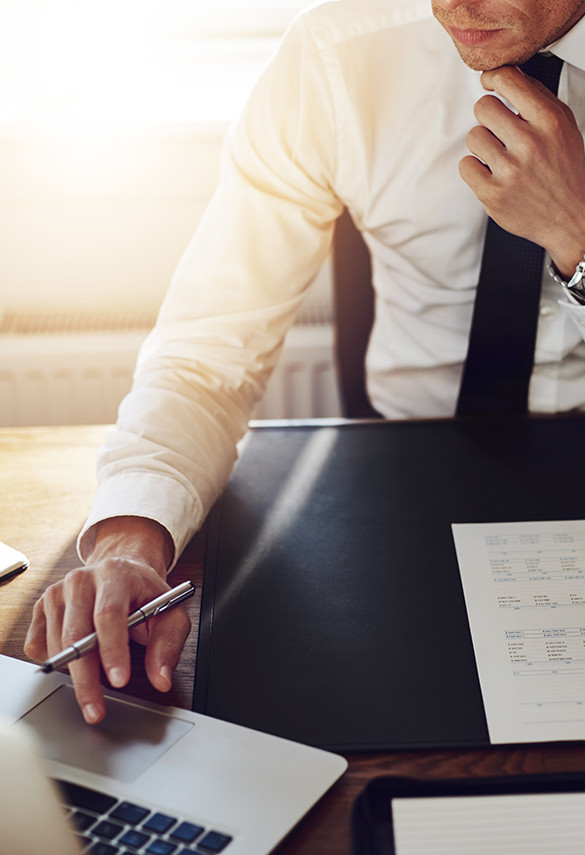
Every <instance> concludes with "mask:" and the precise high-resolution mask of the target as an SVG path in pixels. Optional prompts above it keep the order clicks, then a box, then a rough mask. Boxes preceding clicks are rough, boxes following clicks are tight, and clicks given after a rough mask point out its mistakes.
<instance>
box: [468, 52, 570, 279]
mask: <svg viewBox="0 0 585 855" xmlns="http://www.w3.org/2000/svg"><path fill="white" fill-rule="evenodd" d="M481 80H482V85H483V87H484V89H487V90H489V91H494V92H497V93H498V95H500V96H502V98H505V99H506V101H508V102H509V103H510V104H511V105H512V106H513V107H514V109H515V110H517V111H518V115H516V114H515V113H514V112H512V110H510V109H509V108H508V107H507V106H506V105H505V104H503V103H502V101H501V100H500V99H499V98H497V97H495V96H494V95H485V96H484V97H483V98H480V100H479V101H478V102H477V104H476V105H475V117H476V119H477V121H478V122H479V125H478V126H477V127H475V128H473V129H472V130H471V131H470V132H469V134H468V136H467V146H468V148H469V150H470V151H471V153H472V155H474V156H473V157H472V156H468V157H464V158H463V160H462V161H461V162H460V164H459V172H460V175H461V177H462V178H463V180H464V181H465V182H466V183H467V184H468V185H469V186H470V187H471V189H472V190H473V192H474V193H475V195H476V196H477V197H478V199H479V200H480V202H481V203H482V204H483V206H484V207H485V209H486V211H487V213H488V214H489V216H490V217H491V218H492V219H493V220H495V221H496V222H497V223H498V225H500V226H501V227H502V228H503V229H506V230H507V231H509V232H511V233H512V234H516V235H519V236H520V237H524V238H528V240H531V241H533V242H534V243H537V244H539V245H540V246H542V247H544V248H545V249H546V250H547V251H548V253H549V254H550V256H551V257H552V259H553V261H554V262H555V265H556V267H557V268H558V270H559V271H560V273H561V274H562V275H563V276H565V277H566V278H570V277H571V276H572V275H573V273H574V272H575V267H576V266H577V264H578V263H579V261H580V260H581V258H582V256H583V252H585V148H584V145H583V137H582V136H581V133H580V131H579V128H578V127H577V123H576V122H575V118H574V116H573V113H572V112H571V110H570V109H569V108H568V107H567V106H566V105H565V104H563V103H562V101H559V99H558V98H556V97H555V96H554V95H553V94H552V93H551V92H550V91H549V90H548V89H547V88H546V87H545V86H544V85H543V84H541V83H539V82H538V81H537V80H534V79H533V78H531V77H528V76H527V75H525V74H524V73H523V72H522V71H521V70H520V69H518V68H515V67H513V66H504V67H502V68H496V69H494V70H493V71H486V72H484V73H483V74H482V77H481Z"/></svg>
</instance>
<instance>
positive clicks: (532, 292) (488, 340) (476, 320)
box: [456, 54, 563, 416]
mask: <svg viewBox="0 0 585 855" xmlns="http://www.w3.org/2000/svg"><path fill="white" fill-rule="evenodd" d="M562 65H563V61H562V60H561V59H558V57H556V56H553V55H552V54H548V55H544V54H536V55H535V56H533V57H532V59H530V60H528V62H526V63H524V65H523V66H522V69H523V71H525V72H526V74H529V75H530V76H531V77H535V78H537V79H538V80H540V81H541V82H542V83H544V84H545V86H548V88H549V89H550V90H551V92H553V93H554V94H555V95H556V93H557V90H558V85H559V77H560V74H561V68H562ZM543 262H544V250H543V249H542V247H540V246H537V245H536V244H534V243H532V242H531V241H529V240H526V239H525V238H520V237H516V235H511V234H510V233H509V232H506V231H504V229H502V228H500V226H498V225H497V224H496V223H495V222H494V221H493V220H492V219H489V220H488V225H487V231H486V237H485V244H484V250H483V258H482V262H481V273H480V278H479V284H478V286H477V293H476V297H475V306H474V310H473V319H472V322H471V333H470V336H469V348H468V351H467V359H466V361H465V366H464V369H463V378H462V380H461V388H460V390H459V400H458V402H457V411H456V414H457V415H459V416H465V415H481V414H483V413H525V412H526V411H527V409H528V385H529V383H530V375H531V373H532V366H533V363H534V345H535V342H536V327H537V322H538V312H539V305H540V290H541V284H542V273H543Z"/></svg>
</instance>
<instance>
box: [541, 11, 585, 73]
mask: <svg viewBox="0 0 585 855" xmlns="http://www.w3.org/2000/svg"><path fill="white" fill-rule="evenodd" d="M547 50H549V51H550V52H551V53H554V55H555V56H558V57H559V59H562V60H564V61H565V62H567V63H568V64H569V65H574V66H576V67H577V68H580V69H581V70H582V71H585V16H583V18H581V19H580V20H579V21H577V23H576V24H575V26H574V27H572V28H571V29H570V30H569V32H568V33H565V35H564V36H561V38H560V39H558V40H557V41H556V42H553V43H552V44H550V45H549V46H548V48H547Z"/></svg>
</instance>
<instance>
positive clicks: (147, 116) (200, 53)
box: [0, 0, 277, 131]
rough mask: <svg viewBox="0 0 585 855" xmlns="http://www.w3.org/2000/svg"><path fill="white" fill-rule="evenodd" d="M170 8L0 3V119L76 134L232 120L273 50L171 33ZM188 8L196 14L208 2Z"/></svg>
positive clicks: (140, 3)
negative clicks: (171, 123)
mask: <svg viewBox="0 0 585 855" xmlns="http://www.w3.org/2000/svg"><path fill="white" fill-rule="evenodd" d="M169 2H170V0H166V2H165V0H0V123H5V124H6V123H16V124H23V125H27V126H30V125H33V126H36V127H41V128H43V129H45V130H49V131H50V130H59V129H66V128H68V129H71V128H76V129H77V130H78V131H80V130H81V131H83V128H93V129H94V130H96V129H99V128H102V129H106V130H107V129H108V128H112V127H120V126H123V127H128V126H135V125H143V124H145V123H147V124H151V123H157V122H167V123H168V122H174V123H182V122H189V121H193V120H197V121H207V122H214V121H225V120H229V119H231V118H233V117H234V115H235V114H236V113H237V112H238V111H239V109H240V107H241V105H242V103H243V101H244V99H245V96H246V94H247V92H248V91H249V89H250V88H251V86H252V85H253V83H254V81H255V79H256V78H257V76H258V73H259V71H260V69H261V67H262V65H263V63H264V62H265V61H266V59H267V55H268V53H269V52H270V50H272V49H273V47H274V44H273V43H271V42H270V40H269V39H268V40H266V39H265V40H263V42H262V45H260V44H259V42H260V41H261V40H259V39H254V38H251V39H248V40H244V39H242V40H240V41H238V40H236V39H233V38H232V39H229V38H228V39H222V38H219V37H218V36H217V35H216V36H215V37H210V36H207V37H201V36H200V37H197V35H196V34H195V35H193V34H192V33H190V34H188V35H189V36H190V37H189V38H186V37H185V34H183V33H177V32H170V31H169V28H168V14H167V11H168V8H169V5H168V4H169ZM236 2H237V3H238V4H239V5H241V6H242V7H243V6H244V5H245V4H246V3H249V0H230V4H234V3H236ZM274 2H277V0H274ZM216 3H219V4H220V5H221V3H222V0H216ZM171 5H172V4H171ZM191 7H192V8H193V7H194V8H195V9H200V10H201V11H202V13H203V17H205V15H204V13H205V8H206V7H207V0H193V2H192V4H191ZM217 11H218V10H217V9H216V12H217ZM191 14H194V13H193V12H192V13H191ZM274 43H275V40H274Z"/></svg>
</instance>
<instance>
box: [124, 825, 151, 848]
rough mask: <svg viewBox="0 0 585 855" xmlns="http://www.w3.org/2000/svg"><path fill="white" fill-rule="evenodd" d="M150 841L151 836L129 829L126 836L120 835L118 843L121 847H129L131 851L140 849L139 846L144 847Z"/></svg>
mask: <svg viewBox="0 0 585 855" xmlns="http://www.w3.org/2000/svg"><path fill="white" fill-rule="evenodd" d="M150 840H152V835H150V834H144V833H143V832H142V831H136V829H135V828H131V829H130V830H129V831H127V832H126V834H123V835H122V837H121V838H120V839H119V840H118V843H119V844H120V845H121V846H131V847H132V849H140V847H141V846H145V845H146V844H147V843H148V842H149V841H150Z"/></svg>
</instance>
